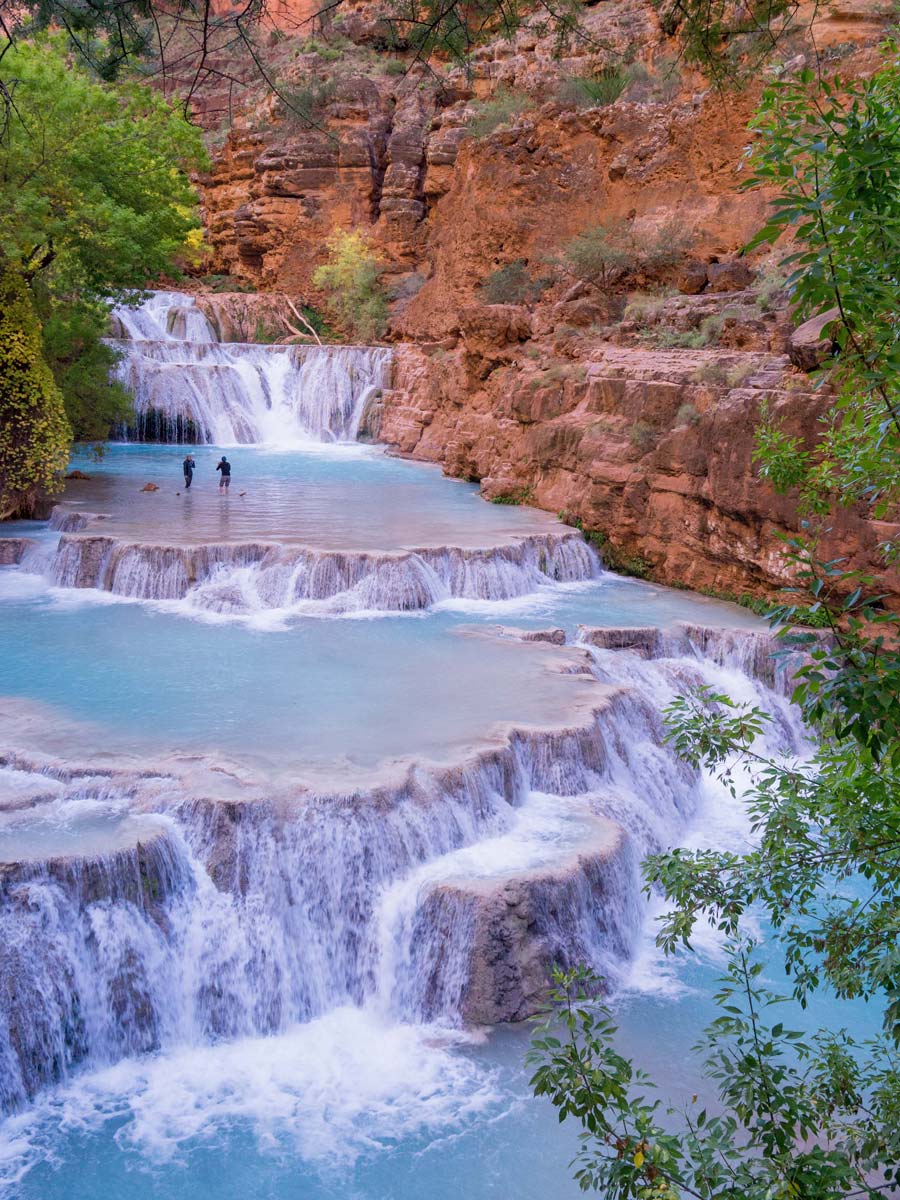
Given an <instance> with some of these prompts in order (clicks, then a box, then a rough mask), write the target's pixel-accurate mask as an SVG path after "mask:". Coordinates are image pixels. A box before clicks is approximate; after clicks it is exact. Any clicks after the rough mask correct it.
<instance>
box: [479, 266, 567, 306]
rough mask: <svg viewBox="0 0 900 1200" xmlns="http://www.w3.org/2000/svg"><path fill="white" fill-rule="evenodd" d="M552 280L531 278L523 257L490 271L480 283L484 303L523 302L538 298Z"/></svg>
mask: <svg viewBox="0 0 900 1200" xmlns="http://www.w3.org/2000/svg"><path fill="white" fill-rule="evenodd" d="M551 282H552V280H550V279H547V278H541V279H533V278H532V277H531V274H530V273H529V271H528V263H527V262H526V261H525V259H524V258H517V259H514V261H513V262H511V263H507V265H506V266H505V267H498V268H497V270H496V271H491V273H490V275H488V276H487V277H486V278H485V280H484V282H483V283H482V285H481V298H482V299H483V300H484V302H485V304H524V303H526V302H527V301H529V300H537V299H539V298H540V297H541V296H542V295H543V294H544V292H545V291H546V290H547V288H548V287H549V286H550V284H551Z"/></svg>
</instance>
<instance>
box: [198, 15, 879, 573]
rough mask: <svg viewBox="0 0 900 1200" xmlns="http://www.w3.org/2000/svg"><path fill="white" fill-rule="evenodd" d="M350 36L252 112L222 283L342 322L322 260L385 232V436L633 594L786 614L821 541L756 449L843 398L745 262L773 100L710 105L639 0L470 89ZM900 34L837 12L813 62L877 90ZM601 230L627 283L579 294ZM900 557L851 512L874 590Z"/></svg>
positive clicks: (372, 29) (230, 149)
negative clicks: (351, 239)
mask: <svg viewBox="0 0 900 1200" xmlns="http://www.w3.org/2000/svg"><path fill="white" fill-rule="evenodd" d="M298 11H299V10H298ZM339 12H340V14H341V15H340V19H339V20H338V21H337V22H334V21H332V20H331V19H330V18H326V20H325V24H324V25H323V26H322V27H321V29H320V34H319V36H320V37H321V39H322V41H321V42H319V43H315V42H310V41H306V42H304V43H302V44H300V45H298V46H295V48H294V49H293V51H289V50H288V49H285V48H284V47H282V48H280V49H279V51H278V52H279V54H281V59H280V61H281V63H282V75H281V76H280V78H281V79H282V80H283V81H284V87H283V89H282V91H283V95H282V96H278V95H271V94H267V95H260V96H259V97H258V98H257V99H256V100H255V102H254V103H248V104H246V105H245V107H244V110H243V112H242V113H241V114H240V115H239V116H238V117H237V118H236V119H235V121H234V123H233V126H232V128H231V132H230V134H229V136H228V139H227V141H226V143H225V145H224V147H223V148H222V149H221V151H220V152H219V153H218V155H217V157H216V160H215V166H214V169H213V171H212V173H211V174H210V176H209V178H208V179H207V180H206V181H205V184H204V191H203V195H204V205H205V209H206V217H207V224H208V230H209V242H210V245H211V247H212V258H211V262H210V269H211V270H212V272H213V273H214V274H218V275H220V276H223V277H227V278H228V279H229V280H238V281H241V285H247V286H251V285H252V286H254V287H257V288H259V289H261V290H263V291H273V292H284V293H286V294H288V295H292V296H294V297H295V298H298V299H300V298H302V299H303V300H304V301H306V302H307V303H309V304H311V305H313V306H314V307H321V306H322V303H323V297H322V296H321V295H320V294H319V293H317V291H316V288H315V286H314V284H313V275H314V270H315V267H316V266H317V265H318V264H320V263H321V262H322V261H323V260H324V256H325V241H326V239H327V237H328V235H329V233H330V232H331V231H332V230H333V229H334V228H335V227H343V228H349V227H360V228H362V229H364V230H365V231H366V232H367V233H368V234H369V236H370V237H371V240H372V243H373V245H374V246H375V248H376V249H377V251H378V253H379V255H380V257H381V259H382V263H383V266H384V280H385V282H386V284H387V286H388V288H389V290H390V297H391V323H390V330H389V334H388V336H389V339H390V340H391V341H393V342H395V343H396V344H397V350H396V355H395V363H396V366H395V375H394V380H393V387H392V389H390V390H388V391H386V392H385V393H384V395H383V396H382V397H381V398H380V400H379V401H378V402H377V403H376V404H375V406H374V407H373V408H372V410H371V411H370V412H369V413H368V414H367V416H366V418H365V420H364V432H365V433H367V434H368V435H369V436H373V437H378V438H380V439H381V440H384V441H386V442H388V443H389V444H390V445H392V446H394V447H395V448H396V449H397V450H398V451H399V452H401V453H403V454H407V455H410V456H413V457H416V458H422V459H428V460H432V461H437V462H440V463H441V464H442V466H443V467H444V469H445V470H446V471H447V472H448V473H450V474H453V475H457V476H461V477H464V478H470V479H476V480H480V481H481V482H482V487H483V490H484V492H485V494H486V495H488V496H489V497H491V498H493V499H499V500H505V501H507V502H526V503H533V504H537V505H539V506H541V507H543V508H547V509H550V510H552V511H559V512H562V513H564V514H565V515H566V516H567V517H568V518H569V519H571V520H573V521H580V522H581V523H582V524H583V525H584V527H585V529H587V530H590V531H595V532H597V533H598V534H599V535H600V541H601V542H602V543H603V544H604V545H605V547H606V552H607V557H608V559H609V560H610V561H612V562H614V563H616V564H617V565H619V566H620V567H622V568H624V569H628V570H633V571H636V572H637V573H640V574H646V575H648V576H650V577H653V578H656V579H659V580H661V581H664V582H670V583H681V584H685V585H689V586H691V587H695V588H702V589H711V590H715V591H719V592H737V593H740V592H751V593H753V594H759V595H764V594H771V593H772V592H773V590H775V589H777V588H778V587H779V586H781V585H782V584H784V583H785V582H786V581H787V579H788V577H789V572H788V569H787V566H786V563H785V559H784V555H783V552H782V544H781V542H780V541H779V535H783V534H792V533H796V532H798V531H799V530H800V528H801V521H800V518H799V516H798V513H797V510H796V503H795V498H793V497H790V496H788V497H782V496H778V495H776V494H775V493H774V491H773V490H772V488H771V487H770V486H769V485H768V484H767V482H766V481H765V480H763V479H761V478H760V477H759V474H758V471H757V470H756V468H755V466H754V463H753V430H754V427H755V425H756V424H757V422H758V419H759V415H760V411H761V407H762V406H763V405H766V406H768V408H769V409H770V410H774V411H775V412H776V413H777V414H778V415H779V416H781V417H782V418H783V419H784V420H785V421H786V423H787V425H788V427H789V428H790V430H791V431H792V432H794V433H796V434H798V435H799V436H800V437H802V438H804V439H806V440H812V439H813V438H814V437H815V435H816V431H817V427H818V423H819V421H820V418H821V416H822V415H823V413H825V412H826V411H827V408H828V405H829V396H828V394H827V389H823V388H821V387H814V384H813V382H812V381H811V380H810V378H809V376H808V375H807V374H806V373H805V369H808V368H809V367H810V366H813V365H815V363H816V362H817V361H818V359H819V357H820V356H821V354H822V353H823V351H822V350H821V349H820V350H819V351H818V353H817V352H816V351H815V349H813V350H812V351H810V350H809V348H806V350H804V349H803V348H802V347H799V346H798V345H797V343H796V336H795V332H794V330H793V329H792V322H791V319H790V314H789V313H788V312H787V306H786V299H785V296H784V293H783V292H779V280H778V278H777V275H776V274H775V272H774V270H773V262H772V260H771V259H766V258H765V257H763V256H762V255H760V254H756V255H755V256H754V255H749V256H744V254H743V247H744V246H745V245H746V244H747V242H748V241H749V239H750V238H751V237H752V235H753V234H754V232H755V231H756V230H757V229H758V228H759V226H760V225H761V223H762V221H763V218H764V214H765V211H766V196H765V194H763V193H760V192H747V191H742V190H741V187H740V185H741V182H742V180H743V179H744V177H745V175H746V165H745V151H746V148H747V145H748V143H749V141H750V135H749V134H748V132H747V125H748V121H749V119H750V117H751V114H752V112H753V108H754V105H755V103H756V101H757V99H758V96H759V92H760V87H761V83H762V79H760V80H759V81H758V82H756V83H754V84H753V85H751V86H748V87H746V88H743V89H742V90H740V91H738V92H730V93H720V92H717V91H715V90H714V89H711V88H709V86H708V85H707V84H706V83H705V81H704V80H703V79H702V78H701V77H700V76H699V75H697V74H696V73H692V72H691V71H689V70H688V69H686V67H685V65H684V62H683V61H681V60H679V58H678V45H677V42H676V41H674V40H673V39H672V38H668V37H666V36H665V34H664V33H663V32H662V31H661V29H660V27H659V21H658V17H657V15H656V13H655V10H654V9H653V8H652V7H651V6H649V5H648V6H643V5H638V6H635V5H633V4H630V3H627V2H626V0H612V2H609V3H603V4H599V5H593V6H586V7H585V9H584V11H583V22H584V31H585V37H583V38H581V39H576V40H575V41H574V42H573V43H572V44H571V45H570V46H569V47H568V48H567V49H566V50H565V51H564V52H563V54H562V56H561V57H559V56H556V55H555V53H554V50H555V40H554V37H553V35H552V33H551V32H549V31H542V30H540V29H539V28H536V27H533V28H528V27H526V28H523V29H522V30H520V31H519V33H517V34H516V35H515V37H513V38H511V39H509V40H498V41H496V42H493V43H491V44H488V45H485V46H484V47H482V48H480V49H478V50H477V51H476V52H475V55H474V59H473V62H472V64H471V69H470V71H469V72H466V71H464V70H463V69H462V68H459V67H456V66H454V65H453V64H452V63H446V62H445V63H441V62H438V61H435V60H432V61H430V62H429V63H427V64H426V63H422V62H417V61H416V60H415V58H414V56H413V55H411V54H410V53H404V52H403V48H402V46H401V48H400V51H399V52H398V50H397V49H396V48H391V47H390V46H388V45H387V43H386V41H385V37H384V28H383V21H380V15H379V12H378V10H377V7H376V6H374V5H372V4H363V3H357V4H355V5H354V6H351V7H349V8H346V9H343V8H342V9H341V10H339ZM886 19H887V14H886V12H885V11H884V10H883V6H879V5H878V4H876V3H874V2H871V0H845V2H844V3H842V4H838V5H834V6H832V7H831V8H830V9H829V10H828V12H827V13H825V12H823V13H820V14H819V15H818V17H817V18H816V26H815V34H816V43H817V45H818V48H819V51H820V53H821V54H822V55H823V56H824V58H825V61H826V62H827V63H830V64H833V65H834V66H835V68H837V65H838V64H839V65H840V69H841V70H843V71H848V72H851V73H854V72H865V71H868V70H871V69H872V67H873V66H874V64H875V62H876V51H875V46H876V45H877V43H878V41H879V40H880V38H881V37H882V36H883V34H884V30H885V20H886ZM291 44H292V43H290V40H289V39H288V42H287V46H290V45H291ZM329 48H331V49H329ZM779 54H780V58H779V62H778V63H777V64H773V66H772V68H770V74H772V73H774V72H775V71H776V70H785V71H793V70H796V69H798V68H799V67H800V66H802V65H804V63H806V62H807V61H809V47H808V43H807V42H806V41H805V40H804V36H803V35H802V34H801V33H798V34H797V35H796V37H794V38H793V39H789V40H788V41H787V42H786V43H785V45H784V46H783V47H782V48H781V49H780V51H779ZM622 64H625V69H627V76H628V82H627V84H626V86H625V87H624V88H623V90H622V92H621V95H620V96H619V97H618V98H616V99H615V100H614V101H613V102H610V103H605V104H599V103H595V102H593V101H591V100H589V99H586V98H585V95H584V94H583V85H582V82H579V81H584V80H586V79H591V78H596V77H597V74H598V72H602V71H603V70H607V71H608V70H609V69H610V68H611V67H613V68H617V65H622ZM579 88H582V91H579ZM291 89H294V90H293V91H292V90H291ZM297 89H300V93H302V96H303V97H305V98H306V100H307V101H309V100H310V97H313V98H316V97H317V101H316V107H315V110H314V113H313V115H312V116H310V118H309V119H308V120H302V119H300V118H299V117H298V115H297V113H296V112H292V111H291V109H290V107H289V106H288V104H287V103H286V99H287V100H291V99H292V98H293V99H296V96H297V95H298V91H297ZM307 111H312V110H307ZM498 118H499V119H498ZM597 226H603V227H605V228H606V229H607V230H616V231H617V236H619V237H620V238H622V237H624V238H625V240H626V241H627V243H628V244H629V245H630V246H632V247H633V248H634V256H633V261H632V262H631V263H629V264H626V266H625V268H623V269H622V270H620V271H619V272H618V274H617V273H616V272H615V271H613V272H611V273H610V275H609V276H608V277H607V278H604V279H602V280H596V279H594V280H589V281H585V280H584V278H581V279H579V278H576V277H575V276H574V275H573V274H572V273H571V271H570V270H569V268H568V266H567V262H566V255H565V248H566V246H567V245H569V244H570V243H571V240H572V239H573V238H575V237H576V236H578V235H579V234H581V233H583V232H584V231H585V230H590V229H592V228H594V229H596V227H597ZM654 248H655V249H654ZM651 251H652V252H651ZM666 251H668V253H667V252H666ZM504 271H506V272H507V274H506V275H504ZM510 272H511V274H510ZM492 301H493V302H492ZM497 301H499V302H497ZM826 349H827V348H826ZM792 360H793V361H792ZM898 531H900V526H896V525H891V524H885V523H875V522H872V521H869V520H867V518H866V514H864V513H863V512H861V511H859V512H843V513H840V514H838V515H837V516H836V517H835V520H834V521H833V522H832V528H831V529H830V531H829V533H828V534H827V535H826V537H825V543H824V546H823V550H824V552H825V553H826V554H828V555H834V556H847V557H849V559H850V561H851V563H852V565H854V566H857V567H869V566H872V565H874V564H875V563H876V561H877V558H876V547H877V545H878V543H879V542H880V541H882V540H884V538H885V537H886V536H895V535H896V533H897V532H898ZM884 582H885V587H886V588H887V590H888V591H890V592H900V576H898V577H893V576H892V577H889V578H887V579H886V580H885V581H884Z"/></svg>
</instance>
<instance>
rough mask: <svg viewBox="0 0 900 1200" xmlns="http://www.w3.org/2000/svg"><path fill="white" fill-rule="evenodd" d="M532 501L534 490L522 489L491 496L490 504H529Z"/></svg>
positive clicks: (529, 488)
mask: <svg viewBox="0 0 900 1200" xmlns="http://www.w3.org/2000/svg"><path fill="white" fill-rule="evenodd" d="M533 499H534V489H533V488H531V487H522V488H516V490H515V491H513V492H501V493H500V494H499V495H497V496H491V504H530V503H531V501H532V500H533Z"/></svg>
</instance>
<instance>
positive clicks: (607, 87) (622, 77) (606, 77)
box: [557, 63, 633, 108]
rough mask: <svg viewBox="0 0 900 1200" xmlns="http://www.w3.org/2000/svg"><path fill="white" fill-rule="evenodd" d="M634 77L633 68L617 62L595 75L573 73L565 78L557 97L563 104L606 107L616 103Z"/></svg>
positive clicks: (582, 106)
mask: <svg viewBox="0 0 900 1200" xmlns="http://www.w3.org/2000/svg"><path fill="white" fill-rule="evenodd" d="M632 78H633V72H632V69H631V68H630V67H626V66H623V65H621V64H618V63H617V64H615V65H610V66H607V67H603V68H602V69H601V70H599V71H598V72H597V73H596V74H595V75H573V76H571V77H570V78H568V79H564V80H563V81H562V83H561V84H560V85H559V89H558V91H557V97H558V99H559V100H560V101H562V103H563V104H574V105H576V106H577V107H578V108H605V107H606V106H607V105H608V104H615V102H616V101H617V100H618V99H619V97H620V96H621V95H622V93H623V92H624V91H625V89H626V88H627V87H628V85H629V83H630V82H631V80H632Z"/></svg>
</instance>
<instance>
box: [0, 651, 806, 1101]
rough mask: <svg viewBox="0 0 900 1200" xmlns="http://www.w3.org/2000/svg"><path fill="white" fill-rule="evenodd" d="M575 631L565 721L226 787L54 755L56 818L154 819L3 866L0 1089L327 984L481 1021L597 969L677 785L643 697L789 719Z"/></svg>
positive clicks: (690, 661) (610, 973)
mask: <svg viewBox="0 0 900 1200" xmlns="http://www.w3.org/2000/svg"><path fill="white" fill-rule="evenodd" d="M582 636H583V637H584V639H585V641H587V642H588V643H589V642H590V631H582ZM695 640H696V639H695ZM707 641H708V642H709V641H711V639H707ZM591 653H592V655H593V670H594V672H595V674H596V675H597V677H598V678H599V679H600V680H601V681H603V682H604V683H606V684H611V685H613V687H612V689H611V690H607V691H605V692H604V693H603V699H602V702H601V703H600V706H599V707H598V709H597V711H596V713H595V715H594V716H593V718H591V719H589V720H586V721H585V723H584V724H583V725H582V726H580V727H575V728H572V729H568V730H563V731H559V732H553V731H541V730H531V731H520V732H517V733H514V734H512V735H511V736H510V740H509V741H508V743H507V745H506V746H504V747H501V748H497V749H492V750H489V751H484V752H483V753H482V754H481V755H480V756H478V757H477V758H476V759H474V760H472V761H470V762H469V763H468V764H467V765H465V766H461V767H456V768H442V769H437V768H434V769H432V770H430V771H426V770H424V769H422V768H417V769H414V770H412V771H411V772H410V773H409V775H408V776H407V778H406V779H405V781H402V782H399V783H397V784H394V785H391V786H387V785H385V786H384V787H382V788H380V789H378V790H375V791H371V792H358V793H355V794H353V795H351V796H326V795H320V796H316V795H311V794H308V793H301V794H298V795H296V796H294V797H292V798H289V799H286V800H285V799H281V800H272V801H266V800H253V801H248V802H233V801H229V802H227V803H226V802H223V801H216V800H212V799H206V798H199V797H198V798H196V799H190V798H185V795H184V792H183V789H182V788H180V787H177V786H172V787H166V786H162V785H161V784H160V780H159V773H158V772H153V771H149V770H147V771H142V770H140V769H135V768H131V772H132V773H131V774H130V775H128V776H127V778H123V779H122V780H120V781H119V782H116V780H115V779H108V780H106V781H105V782H104V784H103V790H102V795H100V794H99V793H98V792H97V784H95V783H92V782H91V781H90V780H89V779H88V780H87V781H85V779H84V778H83V776H82V774H81V773H79V772H77V771H75V772H73V773H72V775H71V777H70V778H68V779H66V778H64V777H62V776H61V775H60V772H59V769H58V768H54V769H53V770H54V771H55V772H56V775H55V777H54V778H55V780H56V782H55V784H54V787H55V791H54V792H53V796H54V800H53V803H54V805H55V806H56V807H55V808H54V814H55V819H56V820H57V822H58V820H59V813H60V812H63V811H66V805H70V806H71V807H72V810H73V811H75V812H79V811H81V807H83V806H84V805H85V803H86V802H90V803H93V804H96V803H98V802H100V801H102V802H103V803H110V802H111V801H110V797H111V796H116V795H118V796H119V798H118V800H117V801H116V802H117V803H118V804H120V806H123V807H124V808H125V809H127V810H128V811H130V810H131V809H135V810H136V811H138V812H140V813H147V816H146V817H143V816H142V817H141V819H142V820H149V821H151V822H153V825H152V826H151V827H150V828H149V829H148V830H147V831H146V833H145V834H143V835H142V836H141V837H139V838H138V840H137V842H136V843H134V844H132V845H131V846H130V847H125V848H115V849H112V850H109V851H107V852H104V853H97V854H93V855H91V856H88V857H82V858H79V857H77V856H76V857H58V856H52V855H51V856H50V857H49V858H48V857H47V856H44V857H43V858H40V857H38V858H35V859H34V860H28V859H27V858H26V859H24V860H21V861H18V862H15V863H11V864H10V865H7V866H3V865H0V981H2V986H3V989H4V1003H3V1004H2V1005H0V1108H7V1109H9V1108H13V1107H16V1106H18V1105H21V1104H22V1103H24V1102H25V1101H26V1100H27V1099H28V1098H29V1097H31V1096H32V1095H34V1093H35V1092H36V1091H37V1090H38V1089H40V1088H42V1087H44V1086H46V1085H47V1084H49V1083H52V1082H54V1081H56V1080H58V1079H61V1078H64V1077H65V1076H66V1075H67V1074H68V1073H70V1072H71V1071H72V1070H73V1069H74V1068H75V1067H77V1066H78V1065H79V1064H90V1065H98V1064H103V1063H109V1062H113V1061H115V1060H116V1059H118V1058H121V1057H122V1056H123V1055H127V1054H134V1053H143V1052H146V1051H149V1050H155V1049H159V1048H163V1049H164V1048H171V1047H174V1046H176V1045H185V1044H187V1045H200V1044H208V1043H209V1042H212V1041H216V1040H219V1039H223V1038H228V1039H230V1038H235V1037H240V1036H245V1035H248V1034H270V1033H274V1032H278V1031H282V1030H284V1029H286V1028H288V1027H289V1026H290V1025H292V1024H295V1023H297V1022H303V1021H307V1020H309V1019H311V1018H313V1017H315V1016H317V1015H320V1014H322V1013H324V1012H326V1011H328V1010H329V1009H331V1008H334V1007H335V1006H339V1005H341V1004H347V1003H349V1004H353V1005H357V1006H363V1007H366V1006H374V1007H375V1008H376V1009H377V1010H378V1011H380V1012H384V1013H386V1014H387V1015H389V1016H391V1017H392V1018H401V1019H404V1020H412V1021H420V1020H428V1021H440V1022H442V1023H444V1024H447V1025H454V1024H458V1023H460V1022H493V1021H498V1020H509V1019H516V1018H519V1017H523V1016H525V1015H527V1014H528V1013H529V1012H531V1011H533V1010H534V1008H535V1006H536V1005H537V1003H539V1001H540V997H541V994H542V991H543V988H544V986H545V982H546V971H547V968H548V966H549V965H550V964H551V963H553V962H563V963H571V962H576V961H583V962H587V963H589V964H590V965H592V966H594V967H595V968H596V969H598V970H599V971H601V972H602V973H603V974H605V975H606V976H607V978H609V979H611V980H615V979H616V977H617V971H618V970H620V969H621V967H622V965H623V963H624V962H625V960H626V959H627V958H628V955H629V953H630V948H631V946H632V945H633V944H634V941H635V938H636V936H637V931H638V929H639V927H640V923H641V919H642V908H641V902H640V879H639V872H638V862H639V860H640V858H641V857H643V855H645V854H646V853H647V852H648V851H652V850H658V849H660V848H662V847H664V846H667V845H670V844H672V843H673V842H674V841H676V840H677V839H678V838H679V836H680V834H681V832H682V831H683V829H684V828H685V825H686V823H687V821H688V820H689V819H690V817H691V815H692V813H693V812H694V810H695V806H696V804H697V802H698V800H697V798H698V776H697V774H696V773H695V772H693V771H692V770H690V769H689V768H687V767H686V766H685V765H684V764H683V763H680V762H679V761H678V760H677V759H675V757H674V755H673V754H672V752H671V751H670V750H669V749H668V748H667V747H666V746H665V745H664V744H663V743H662V741H661V723H660V716H659V711H660V706H661V705H662V704H664V703H666V702H667V701H668V700H669V699H671V697H672V696H673V695H674V694H675V692H676V691H678V690H683V688H684V687H685V685H686V684H687V685H689V684H691V683H692V682H693V683H696V682H705V683H710V684H713V685H715V686H717V687H718V688H720V689H721V690H727V691H729V692H731V693H732V694H733V695H736V696H737V698H738V699H747V700H750V701H752V702H754V703H758V704H761V705H762V706H763V707H765V708H766V709H767V710H768V711H770V712H773V713H774V714H775V715H776V720H775V722H774V724H773V726H772V730H771V731H770V732H769V733H767V735H766V738H767V744H766V749H767V750H768V751H770V752H773V753H784V752H790V751H793V750H795V749H796V747H797V745H798V743H799V739H800V738H801V737H802V731H801V730H800V728H799V725H798V724H797V721H796V714H795V713H794V712H793V711H792V710H791V709H790V707H789V705H788V704H787V702H786V700H784V698H783V697H782V696H780V695H778V694H777V693H775V692H773V691H772V690H770V689H769V688H768V687H767V685H766V683H765V682H764V680H761V679H758V678H754V677H752V676H750V675H747V674H745V673H743V672H742V671H741V670H739V669H737V668H735V667H734V666H728V665H723V664H722V663H720V662H717V661H716V660H715V657H704V656H702V655H698V654H696V653H693V652H692V653H690V654H688V655H682V656H671V657H669V656H663V657H661V658H658V659H657V658H641V657H639V656H638V654H636V653H635V652H634V651H633V650H632V651H628V650H626V651H625V652H622V651H621V650H610V649H608V648H605V647H602V646H601V647H597V646H592V649H591ZM4 769H6V770H13V769H14V770H16V771H17V773H18V774H19V775H22V774H23V772H24V773H26V774H27V771H28V770H29V769H30V770H31V771H32V772H33V773H34V779H35V781H36V782H35V784H34V787H33V789H32V791H33V794H34V797H35V805H36V808H37V810H40V805H41V804H42V803H45V802H46V795H45V794H44V793H45V792H46V791H47V789H48V788H49V784H48V782H47V780H48V779H49V778H50V775H49V774H48V768H47V767H46V766H45V765H43V764H42V763H40V762H38V763H35V764H33V765H32V766H31V768H28V765H27V764H26V763H23V762H18V763H16V764H10V765H8V766H7V767H5V768H4ZM163 783H165V781H163ZM117 789H118V792H117ZM161 798H163V799H161ZM15 819H19V820H21V819H22V815H21V813H19V814H18V816H17V817H16V818H15Z"/></svg>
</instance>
